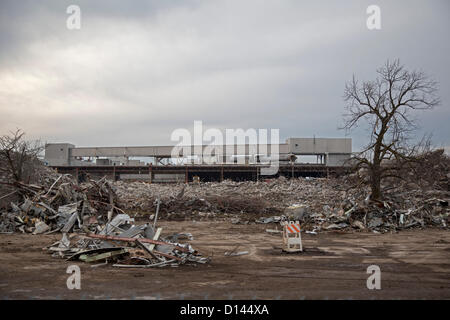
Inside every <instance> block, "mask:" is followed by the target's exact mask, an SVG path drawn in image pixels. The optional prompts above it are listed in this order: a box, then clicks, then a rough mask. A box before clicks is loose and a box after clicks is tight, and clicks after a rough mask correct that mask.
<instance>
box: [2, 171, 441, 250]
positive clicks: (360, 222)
mask: <svg viewBox="0 0 450 320" xmlns="http://www.w3.org/2000/svg"><path fill="white" fill-rule="evenodd" d="M48 170H49V171H48V172H47V173H46V174H44V175H43V178H42V179H41V181H42V184H41V185H37V184H23V183H19V184H17V183H16V184H15V185H14V187H15V188H16V190H18V193H19V194H20V195H21V197H22V199H23V200H22V201H20V202H11V204H10V208H9V210H8V211H4V212H2V213H1V216H0V232H14V231H21V232H30V233H34V234H40V233H52V232H58V231H61V232H63V233H69V232H74V231H79V232H84V233H86V234H88V233H98V232H101V230H104V228H105V226H107V225H108V223H111V221H112V219H113V217H114V216H115V215H116V214H118V216H120V215H121V214H126V213H132V214H134V215H137V214H140V213H142V214H145V215H146V216H147V217H148V216H149V215H150V219H152V216H151V214H154V213H155V212H159V217H160V218H164V219H182V220H189V219H195V220H202V219H206V218H211V217H213V218H214V217H215V218H217V217H226V216H228V215H232V216H233V218H232V222H233V223H254V222H259V223H268V222H277V221H280V220H283V219H295V220H299V221H301V223H302V228H303V229H304V230H306V231H309V232H313V233H315V232H318V231H326V230H369V231H375V232H387V231H394V230H400V229H405V228H413V227H420V228H424V227H428V226H433V227H441V228H448V225H449V213H450V211H449V206H448V199H449V198H450V192H449V190H448V188H444V187H445V186H446V184H445V181H444V184H442V181H440V185H441V186H442V185H443V186H444V187H442V188H440V189H438V188H437V186H432V188H428V189H421V188H418V187H417V186H411V185H410V183H409V184H408V183H405V184H395V185H392V186H386V185H385V186H383V187H384V189H385V190H386V191H385V192H384V196H385V198H384V199H385V200H384V201H381V202H379V201H371V200H369V195H370V190H369V188H368V187H367V186H364V185H363V186H362V187H359V188H352V187H350V182H349V179H350V178H351V177H349V176H347V177H342V178H335V179H325V178H295V179H286V178H283V177H281V178H277V179H270V180H261V181H257V182H252V181H244V182H233V181H223V182H220V183H219V182H206V183H190V184H184V183H183V184H150V183H147V182H139V181H135V182H124V181H116V182H110V181H107V180H106V178H102V179H100V180H98V181H94V180H90V181H88V182H84V183H78V181H75V179H73V178H72V177H71V176H69V175H59V174H57V173H55V172H53V171H52V170H50V169H48ZM446 178H448V174H447V176H446ZM447 180H448V179H447ZM447 183H448V181H447ZM103 235H108V234H107V233H105V234H103ZM141 236H142V235H141ZM146 239H147V238H146ZM97 249H99V248H97Z"/></svg>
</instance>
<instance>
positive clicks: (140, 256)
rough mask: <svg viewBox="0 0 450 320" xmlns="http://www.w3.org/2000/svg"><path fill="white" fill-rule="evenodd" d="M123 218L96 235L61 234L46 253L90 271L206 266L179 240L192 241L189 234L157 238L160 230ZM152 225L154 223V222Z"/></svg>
mask: <svg viewBox="0 0 450 320" xmlns="http://www.w3.org/2000/svg"><path fill="white" fill-rule="evenodd" d="M133 222H134V219H133V218H130V216H129V215H127V214H118V215H116V216H115V217H114V219H112V220H111V221H110V222H108V223H106V224H105V225H104V226H97V233H87V234H85V235H82V234H71V235H70V236H69V235H68V234H67V233H65V232H64V233H63V235H62V238H61V240H59V241H57V242H55V243H53V244H52V245H50V246H49V247H47V248H46V249H47V250H48V251H49V252H51V253H52V254H53V256H55V257H62V258H66V259H67V260H69V261H74V260H80V261H83V262H87V263H99V262H101V263H100V264H94V265H92V266H93V267H96V266H100V265H106V264H108V263H109V262H113V266H114V267H121V268H152V267H163V266H168V265H170V266H178V265H180V264H185V263H189V264H193V263H202V264H204V263H207V262H208V261H209V258H205V257H202V256H201V255H200V254H199V253H198V252H197V251H196V250H194V249H193V248H192V246H191V245H190V244H182V243H179V242H178V241H179V240H183V239H189V240H192V239H193V238H192V235H191V234H184V233H183V234H174V235H171V236H168V237H166V238H160V234H161V231H162V228H156V229H155V227H153V226H152V225H150V224H143V225H134V224H133ZM155 222H156V220H155Z"/></svg>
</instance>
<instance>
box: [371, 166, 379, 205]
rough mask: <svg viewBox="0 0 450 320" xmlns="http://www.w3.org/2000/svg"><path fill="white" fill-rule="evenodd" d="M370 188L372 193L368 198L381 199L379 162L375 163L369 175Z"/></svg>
mask: <svg viewBox="0 0 450 320" xmlns="http://www.w3.org/2000/svg"><path fill="white" fill-rule="evenodd" d="M370 189H371V191H372V194H371V195H370V199H372V200H381V167H380V164H379V163H375V164H374V165H373V167H372V170H371V175H370Z"/></svg>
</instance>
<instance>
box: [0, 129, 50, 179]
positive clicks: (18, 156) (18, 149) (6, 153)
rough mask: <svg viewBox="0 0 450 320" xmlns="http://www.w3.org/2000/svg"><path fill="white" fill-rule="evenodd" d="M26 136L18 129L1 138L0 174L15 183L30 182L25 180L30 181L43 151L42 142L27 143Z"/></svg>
mask: <svg viewBox="0 0 450 320" xmlns="http://www.w3.org/2000/svg"><path fill="white" fill-rule="evenodd" d="M24 135H25V133H24V132H23V131H22V130H20V129H17V130H16V131H14V132H10V134H9V135H4V136H1V137H0V173H2V175H3V176H4V177H5V178H6V179H7V180H9V181H10V182H13V183H17V182H29V181H25V180H29V179H30V176H31V175H32V174H33V168H34V167H35V165H36V164H37V163H38V161H39V160H38V155H39V153H41V152H42V150H43V146H42V144H41V142H40V141H38V140H36V141H26V140H24ZM11 180H12V181H11Z"/></svg>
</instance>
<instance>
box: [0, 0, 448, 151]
mask: <svg viewBox="0 0 450 320" xmlns="http://www.w3.org/2000/svg"><path fill="white" fill-rule="evenodd" d="M70 4H76V5H79V6H80V8H81V29H80V30H69V29H67V27H66V20H67V18H68V17H69V14H67V13H66V9H67V7H68V6H69V5H70ZM371 4H376V5H379V6H380V8H381V30H372V31H371V30H368V29H367V27H366V20H367V17H368V15H367V14H366V8H367V7H368V6H369V5H371ZM449 30H450V2H449V1H448V0H442V1H438V0H435V1H411V0H402V1H375V0H373V1H356V0H355V1H337V0H336V1H309V2H306V1H297V0H296V1H283V0H281V1H280V0H276V1H256V0H255V1H250V0H239V1H230V0H226V1H225V0H223V1H210V0H209V1H162V0H161V1H122V0H117V1H112V0H108V1H75V0H71V1H62V0H57V1H36V0H33V1H31V0H30V1H23V0H21V1H17V0H13V1H5V0H1V1H0V84H1V85H0V129H1V130H0V131H1V132H0V133H1V134H4V133H6V132H7V131H8V130H11V129H15V128H22V129H23V130H24V131H25V132H26V133H27V136H28V137H29V138H40V139H42V140H43V141H46V142H71V143H73V144H75V145H77V146H96V145H101V146H119V145H152V144H173V143H171V142H170V134H171V133H172V131H173V130H174V129H176V128H191V127H192V125H193V122H194V120H202V121H203V123H204V125H205V126H206V127H215V128H220V129H224V128H244V129H247V128H256V129H258V128H279V129H280V137H281V139H282V140H284V139H285V138H287V137H312V136H313V135H315V136H316V137H341V136H344V135H345V132H344V131H342V130H338V127H339V126H340V125H341V124H342V114H343V113H344V106H345V103H344V101H343V99H342V96H343V91H344V86H345V82H346V81H348V80H351V78H352V75H353V74H355V75H356V77H358V78H360V79H362V80H370V79H373V78H374V77H375V76H376V74H375V70H376V69H377V68H378V67H380V66H381V65H382V64H383V63H384V62H385V61H386V60H387V59H395V58H399V59H400V60H401V62H402V64H404V65H405V66H406V68H408V69H420V70H423V71H425V72H426V73H427V74H429V75H430V76H432V77H433V78H434V79H436V80H437V81H438V82H439V83H440V96H441V99H442V104H441V106H440V107H438V108H436V109H435V110H433V111H431V112H430V111H427V112H426V113H420V114H418V117H419V118H420V124H421V129H420V131H418V132H417V134H418V135H420V134H423V133H424V132H426V133H432V134H433V140H434V144H435V145H436V146H450V125H449V124H448V122H449V121H450V108H449V104H450V91H449V87H450V41H449V40H448V39H449ZM349 136H350V137H352V138H353V148H354V149H357V148H358V147H359V146H361V144H363V143H364V142H365V137H364V131H361V132H357V131H356V132H351V133H350V134H349Z"/></svg>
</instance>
